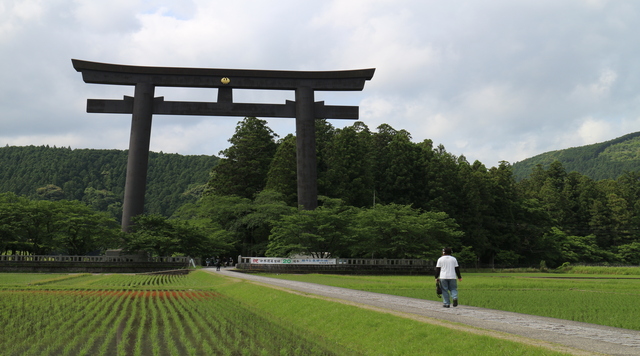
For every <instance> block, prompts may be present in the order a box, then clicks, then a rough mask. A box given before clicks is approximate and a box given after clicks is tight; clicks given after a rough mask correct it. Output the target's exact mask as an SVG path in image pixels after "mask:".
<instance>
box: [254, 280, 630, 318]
mask: <svg viewBox="0 0 640 356" xmlns="http://www.w3.org/2000/svg"><path fill="white" fill-rule="evenodd" d="M607 272H609V274H605V273H607ZM614 273H615V274H614ZM635 273H637V274H638V275H635ZM265 276H266V275H265ZM269 276H270V277H273V278H283V279H291V280H298V281H304V282H312V283H318V284H325V285H331V286H336V287H343V288H350V289H357V290H364V291H370V292H376V293H383V294H392V295H400V296H405V297H411V298H421V299H427V300H441V299H439V298H438V297H437V295H436V294H435V287H434V282H433V281H434V278H433V277H431V276H429V277H425V276H339V275H313V274H309V275H285V274H282V275H269ZM458 291H459V293H460V296H459V299H460V303H461V304H462V305H470V306H476V307H481V308H490V309H498V310H505V311H512V312H517V313H524V314H531V315H539V316H547V317H552V318H559V319H566V320H573V321H581V322H586V323H592V324H599V325H606V326H613V327H619V328H625V329H632V330H640V318H639V317H638V316H639V315H640V304H638V303H637V302H636V301H637V300H640V269H638V268H610V269H608V268H576V269H575V270H573V271H572V272H571V273H465V274H463V279H462V281H461V282H458Z"/></svg>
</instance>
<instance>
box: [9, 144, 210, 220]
mask: <svg viewBox="0 0 640 356" xmlns="http://www.w3.org/2000/svg"><path fill="white" fill-rule="evenodd" d="M127 154H128V151H126V150H97V149H70V148H56V147H49V146H39V147H36V146H26V147H15V146H6V147H0V193H4V192H14V193H16V194H18V195H25V196H29V197H40V198H42V199H48V200H56V199H68V200H80V201H84V202H86V203H88V204H90V205H92V206H94V207H95V208H97V209H99V210H107V211H111V212H112V213H113V214H114V216H116V217H118V218H119V211H118V210H119V209H120V211H121V209H122V208H121V203H122V199H123V197H124V185H125V172H126V167H127ZM217 162H218V158H217V157H215V156H205V155H202V156H183V155H179V154H167V153H162V152H160V153H156V152H149V173H148V177H147V194H146V199H145V210H146V211H147V212H149V213H158V214H162V215H165V216H169V215H171V214H172V213H173V211H174V210H175V209H177V208H178V207H179V206H180V205H182V204H184V203H185V202H188V201H192V200H195V197H194V196H193V195H190V194H185V192H187V191H189V190H190V189H197V187H198V186H200V185H203V184H205V183H206V182H207V181H208V180H209V172H210V171H211V168H212V167H213V166H215V165H216V164H217Z"/></svg>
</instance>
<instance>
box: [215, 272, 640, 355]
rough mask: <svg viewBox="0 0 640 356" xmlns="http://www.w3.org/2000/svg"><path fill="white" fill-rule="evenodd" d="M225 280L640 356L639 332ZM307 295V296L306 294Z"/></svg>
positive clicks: (292, 284) (568, 347)
mask: <svg viewBox="0 0 640 356" xmlns="http://www.w3.org/2000/svg"><path fill="white" fill-rule="evenodd" d="M208 270H209V271H211V272H214V273H220V274H223V275H226V276H229V277H234V278H242V279H247V280H250V281H254V282H256V283H260V284H263V285H267V286H271V287H276V288H279V289H284V290H287V291H290V292H298V293H300V292H301V293H302V294H305V295H308V296H310V297H321V298H324V299H331V300H334V301H337V302H341V303H348V304H351V305H355V306H358V307H362V308H368V309H373V310H376V311H380V312H385V313H390V314H395V315H399V316H402V317H406V318H411V319H414V320H418V321H422V322H426V323H431V324H437V325H442V326H445V327H449V328H455V329H461V330H465V331H468V332H472V333H476V334H483V335H489V336H492V337H497V338H501V339H508V340H513V341H517V342H521V343H526V344H531V345H536V346H540V347H545V348H549V349H553V350H555V351H561V352H567V353H570V354H574V355H598V354H600V355H602V354H604V355H640V332H639V331H635V330H628V329H620V328H612V327H608V326H601V325H595V324H587V323H580V322H574V321H568V320H562V319H554V318H546V317H539V316H533V315H526V314H518V313H512V312H504V311H500V310H493V309H483V308H476V307H470V306H465V305H460V306H458V307H457V308H449V309H445V308H442V303H440V302H436V301H431V300H423V299H415V298H407V297H399V296H393V295H387V294H379V293H372V292H363V291H357V290H353V289H345V288H338V287H331V286H325V285H319V284H314V283H304V282H297V281H287V280H282V279H276V278H268V277H262V276H256V275H251V274H245V273H239V272H234V271H233V270H222V271H219V272H216V271H215V270H214V269H208ZM309 294H310V295H309Z"/></svg>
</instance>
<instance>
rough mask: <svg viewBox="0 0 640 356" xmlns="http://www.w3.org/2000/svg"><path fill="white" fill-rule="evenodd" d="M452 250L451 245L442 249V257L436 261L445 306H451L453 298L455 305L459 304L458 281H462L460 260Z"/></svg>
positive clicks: (437, 277)
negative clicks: (452, 254)
mask: <svg viewBox="0 0 640 356" xmlns="http://www.w3.org/2000/svg"><path fill="white" fill-rule="evenodd" d="M451 252H452V251H451V248H450V247H445V248H444V249H442V257H440V258H439V259H438V262H437V263H436V280H438V281H440V287H441V288H442V302H443V303H444V304H443V305H442V306H443V307H445V308H449V306H450V305H451V303H450V300H451V298H452V299H453V306H454V307H457V306H458V281H462V276H461V275H460V266H458V260H456V258H455V257H453V256H451ZM456 277H458V281H456Z"/></svg>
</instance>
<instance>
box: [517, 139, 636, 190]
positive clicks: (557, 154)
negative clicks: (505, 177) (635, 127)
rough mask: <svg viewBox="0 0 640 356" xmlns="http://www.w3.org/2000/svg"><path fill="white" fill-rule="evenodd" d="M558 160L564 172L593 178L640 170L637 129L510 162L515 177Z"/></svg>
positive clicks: (518, 177) (522, 175)
mask: <svg viewBox="0 0 640 356" xmlns="http://www.w3.org/2000/svg"><path fill="white" fill-rule="evenodd" d="M554 161H559V162H560V163H562V165H563V166H564V168H565V170H566V171H567V172H573V171H576V172H578V173H581V174H583V175H585V176H587V177H589V178H591V179H593V180H602V179H616V178H618V177H619V176H621V175H622V174H624V173H625V172H627V171H638V170H640V132H633V133H629V134H626V135H623V136H620V137H617V138H614V139H612V140H608V141H604V142H599V143H594V144H590V145H585V146H578V147H570V148H566V149H562V150H555V151H549V152H545V153H541V154H539V155H536V156H533V157H530V158H527V159H524V160H522V161H519V162H516V163H514V164H513V165H512V167H513V174H514V177H515V178H516V180H522V179H524V178H526V177H528V176H529V175H530V174H531V172H532V170H533V168H535V167H536V166H537V165H542V166H543V167H545V168H546V167H548V166H549V165H550V164H551V163H553V162H554Z"/></svg>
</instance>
